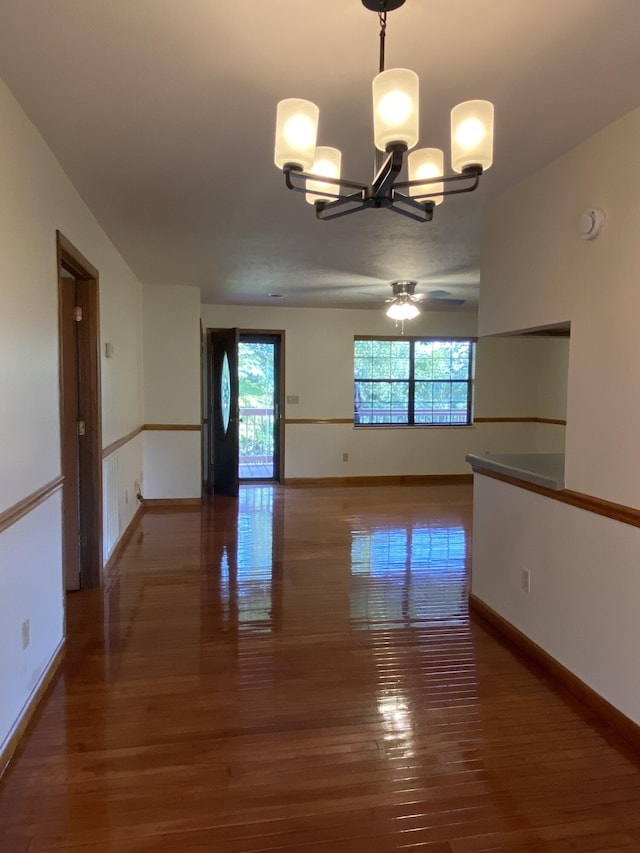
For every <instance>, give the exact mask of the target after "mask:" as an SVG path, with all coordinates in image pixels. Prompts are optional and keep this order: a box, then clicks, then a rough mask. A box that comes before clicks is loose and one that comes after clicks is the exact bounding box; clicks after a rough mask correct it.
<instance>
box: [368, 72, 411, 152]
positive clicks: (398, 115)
mask: <svg viewBox="0 0 640 853" xmlns="http://www.w3.org/2000/svg"><path fill="white" fill-rule="evenodd" d="M418 87H419V81H418V75H417V74H416V73H415V72H414V71H410V70H409V69H408V68H390V69H389V70H388V71H382V72H381V73H380V74H377V75H376V76H375V77H374V78H373V87H372V88H373V134H374V140H375V144H376V148H378V149H379V150H380V151H386V150H387V147H388V146H389V145H393V144H394V143H399V144H401V145H406V146H407V148H413V147H414V145H415V144H416V143H417V142H418V124H419V109H418Z"/></svg>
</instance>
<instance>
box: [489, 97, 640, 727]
mask: <svg viewBox="0 0 640 853" xmlns="http://www.w3.org/2000/svg"><path fill="white" fill-rule="evenodd" d="M639 136H640V110H636V111H634V112H632V113H630V114H628V115H627V116H625V117H624V118H622V119H621V120H619V121H618V122H616V123H615V124H613V125H611V126H610V127H608V128H606V129H605V130H603V131H601V132H600V133H598V134H597V135H595V136H593V137H592V138H590V139H588V140H587V141H585V142H584V143H583V144H582V145H581V146H579V147H578V148H576V149H574V150H573V151H570V152H569V153H568V154H566V155H565V156H563V157H562V158H560V159H559V160H557V161H555V162H554V163H551V164H550V165H549V166H548V167H547V168H545V169H543V170H542V171H540V172H539V173H537V174H536V175H533V176H532V177H531V178H529V179H528V180H527V181H525V182H523V183H522V184H520V185H518V186H516V187H515V188H513V189H512V190H511V191H510V192H509V193H507V194H506V195H505V196H504V197H503V198H502V199H501V200H500V202H499V203H498V204H497V205H496V206H495V207H494V209H493V211H492V213H491V216H490V217H489V219H488V221H487V225H486V229H485V233H484V236H483V262H482V263H483V266H482V275H483V279H482V280H483V284H482V290H481V299H480V315H479V327H480V330H481V333H482V334H493V333H501V332H506V331H512V330H516V329H525V328H533V327H536V326H541V325H547V324H553V323H558V322H563V321H567V320H569V321H571V346H570V357H569V367H568V376H569V380H568V390H567V427H566V475H565V480H566V485H567V487H568V488H570V489H572V490H575V491H578V492H583V493H586V494H587V495H591V496H593V497H595V498H601V499H604V500H608V501H613V502H616V503H620V504H623V505H626V506H630V507H634V508H638V507H639V506H640V498H639V495H640V468H639V467H638V465H637V464H635V460H636V458H637V443H638V438H637V435H638V429H637V425H638V420H639V417H640V398H639V397H638V395H637V393H635V389H636V387H637V376H638V365H639V356H640V345H639V343H638V336H637V331H636V328H635V327H636V318H637V316H638V311H639V310H640V291H638V288H637V281H638V279H639V277H640V250H639V249H638V241H637V223H638V221H639V215H640V174H639V173H638V172H637V170H636V171H634V170H632V169H630V168H629V164H631V163H633V162H635V161H636V160H637V139H638V138H639ZM589 207H601V208H603V209H604V210H605V212H606V215H607V221H606V224H605V228H604V230H603V232H602V233H601V235H600V236H599V237H598V238H597V239H596V240H594V241H592V242H585V241H582V240H580V239H579V237H578V231H577V223H578V218H579V216H580V214H581V213H582V212H583V211H584V210H585V209H586V208H589ZM548 402H549V405H550V407H552V406H553V402H552V401H548ZM477 480H478V483H477V485H476V490H475V501H476V506H475V513H476V517H475V523H474V539H473V543H474V552H473V591H474V593H475V594H477V595H478V596H479V597H480V598H482V600H483V601H485V602H486V603H487V604H489V605H490V606H491V607H494V609H496V610H498V612H499V613H500V614H501V615H502V616H504V617H505V618H506V619H508V620H509V621H511V622H512V623H513V624H515V625H516V627H518V628H519V629H520V630H522V631H524V632H525V633H526V634H527V635H528V636H530V637H532V639H534V640H535V641H536V642H537V643H538V644H539V645H541V646H542V647H543V648H544V649H546V650H547V651H548V652H550V653H551V654H552V655H553V656H554V657H556V658H557V659H558V660H559V661H560V662H561V663H562V664H564V665H565V666H567V667H569V668H570V669H571V670H572V671H573V672H574V673H575V674H576V675H577V676H578V677H579V678H581V679H582V680H584V681H585V682H586V683H587V684H589V685H590V686H591V687H593V688H594V689H595V690H596V691H597V692H598V693H600V694H601V695H602V696H604V697H605V698H606V699H607V700H609V701H610V702H612V703H613V704H614V705H615V706H616V707H617V708H619V709H620V710H621V711H623V713H625V714H627V715H628V716H630V717H631V718H632V719H633V720H635V721H636V722H640V694H639V692H638V690H637V661H636V657H637V655H636V651H635V650H636V649H637V647H638V645H639V643H640V623H638V620H637V619H636V618H635V616H634V615H633V614H632V612H631V611H632V609H633V608H632V605H631V604H630V603H632V602H636V601H637V600H638V599H639V598H640V572H639V571H638V562H637V554H638V553H639V552H640V530H639V529H638V528H635V527H628V526H626V525H624V524H622V523H620V522H617V521H613V520H610V519H607V518H603V517H600V516H595V515H594V514H592V513H589V512H586V511H584V510H578V509H575V508H572V507H568V506H565V505H563V504H560V503H557V502H555V501H553V502H550V501H549V500H548V499H547V500H545V499H544V498H540V497H539V496H536V495H533V494H530V493H528V492H524V491H522V490H519V489H516V488H514V487H511V486H506V485H504V484H497V485H496V484H494V483H492V482H489V481H488V480H487V478H484V477H481V476H480V477H478V478H477ZM522 565H525V566H527V567H528V568H530V570H531V572H532V580H531V583H532V586H531V593H530V594H529V595H528V596H524V597H523V595H524V594H523V593H521V591H520V590H519V587H518V582H517V578H518V576H519V571H520V567H521V566H522Z"/></svg>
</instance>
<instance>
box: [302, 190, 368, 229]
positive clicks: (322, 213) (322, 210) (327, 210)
mask: <svg viewBox="0 0 640 853" xmlns="http://www.w3.org/2000/svg"><path fill="white" fill-rule="evenodd" d="M349 202H351V203H352V204H354V205H355V206H354V207H348V208H347V209H346V210H338V211H337V212H335V213H334V212H333V211H335V209H336V207H342V205H345V204H349ZM315 206H316V219H321V220H322V221H323V222H328V221H329V220H330V219H340V217H342V216H348V215H349V214H350V213H359V212H360V211H361V210H367V208H369V207H372V206H373V202H366V201H363V200H362V197H361V196H360V195H359V194H358V193H354V194H353V196H347V198H345V199H340V200H339V201H317V202H316V205H315Z"/></svg>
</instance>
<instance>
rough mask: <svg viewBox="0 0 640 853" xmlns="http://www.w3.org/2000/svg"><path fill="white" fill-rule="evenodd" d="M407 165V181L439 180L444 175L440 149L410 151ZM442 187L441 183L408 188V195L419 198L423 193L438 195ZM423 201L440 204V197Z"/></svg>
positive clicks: (442, 156)
mask: <svg viewBox="0 0 640 853" xmlns="http://www.w3.org/2000/svg"><path fill="white" fill-rule="evenodd" d="M408 163H409V180H410V181H419V180H420V179H423V180H424V179H425V178H439V177H440V176H441V175H444V154H443V152H442V151H441V150H440V148H418V150H417V151H412V152H411V154H409V157H408ZM442 187H443V185H442V184H441V183H434V184H422V185H420V184H418V186H415V187H409V195H411V196H420V195H424V194H425V193H440V192H442ZM423 200H424V201H432V202H433V203H434V204H441V203H442V196H441V195H435V196H433V197H432V198H429V199H423Z"/></svg>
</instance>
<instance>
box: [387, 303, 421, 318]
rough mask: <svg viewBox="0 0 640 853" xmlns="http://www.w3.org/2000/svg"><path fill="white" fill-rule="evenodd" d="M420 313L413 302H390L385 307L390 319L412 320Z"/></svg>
mask: <svg viewBox="0 0 640 853" xmlns="http://www.w3.org/2000/svg"><path fill="white" fill-rule="evenodd" d="M419 313H420V309H419V308H418V306H417V305H416V304H415V302H408V301H407V302H405V301H403V302H392V303H391V305H389V307H388V308H387V317H391V319H392V320H413V319H414V318H415V317H417V316H418V314H419Z"/></svg>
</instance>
